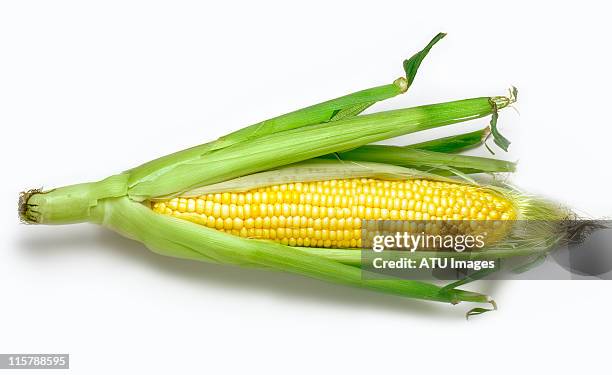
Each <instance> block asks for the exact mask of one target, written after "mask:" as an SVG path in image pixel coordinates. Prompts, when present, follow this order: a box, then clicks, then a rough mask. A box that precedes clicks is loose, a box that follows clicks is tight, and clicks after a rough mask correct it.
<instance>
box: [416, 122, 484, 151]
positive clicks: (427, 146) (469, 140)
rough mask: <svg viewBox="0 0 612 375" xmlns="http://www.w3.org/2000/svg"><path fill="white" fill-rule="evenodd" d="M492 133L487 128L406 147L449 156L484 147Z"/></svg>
mask: <svg viewBox="0 0 612 375" xmlns="http://www.w3.org/2000/svg"><path fill="white" fill-rule="evenodd" d="M490 133H491V130H490V129H489V127H488V126H487V127H486V128H483V129H480V130H476V131H473V132H469V133H463V134H458V135H451V136H449V137H444V138H438V139H433V140H431V141H427V142H421V143H415V144H411V145H408V146H404V147H406V148H411V149H419V150H425V151H434V152H445V153H449V154H450V153H457V152H463V151H467V150H470V149H473V148H476V147H478V146H480V145H482V144H483V143H484V141H485V139H487V137H488V136H489V134H490Z"/></svg>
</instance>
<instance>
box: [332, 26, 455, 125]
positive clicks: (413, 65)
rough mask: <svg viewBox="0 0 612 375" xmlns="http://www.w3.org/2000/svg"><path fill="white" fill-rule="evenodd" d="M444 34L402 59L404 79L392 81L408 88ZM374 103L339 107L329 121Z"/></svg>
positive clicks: (354, 112)
mask: <svg viewBox="0 0 612 375" xmlns="http://www.w3.org/2000/svg"><path fill="white" fill-rule="evenodd" d="M445 36H446V34H444V33H439V34H438V35H436V36H435V37H434V38H433V39H432V40H431V41H430V42H429V43H428V44H427V46H426V47H425V48H423V49H422V50H421V51H419V52H418V53H416V54H414V55H413V56H412V57H411V58H410V59H407V60H404V64H403V65H404V71H405V72H406V79H403V78H398V79H397V80H396V81H395V82H394V83H395V84H397V85H398V86H400V87H403V90H404V91H406V90H408V89H409V88H410V86H411V85H412V82H414V78H415V77H416V75H417V72H418V70H419V67H420V66H421V62H423V60H424V59H425V57H426V56H427V54H428V53H429V51H430V50H431V48H432V47H433V46H434V45H435V44H436V43H438V42H439V41H440V40H441V39H442V38H444V37H445ZM374 104H376V101H371V102H365V103H359V104H356V105H354V106H351V107H346V108H343V109H340V110H338V111H337V113H335V114H334V115H333V116H332V118H331V119H330V121H337V120H342V119H345V118H349V117H353V116H357V115H359V114H360V113H362V112H363V111H365V110H366V109H368V108H369V107H371V106H372V105H374Z"/></svg>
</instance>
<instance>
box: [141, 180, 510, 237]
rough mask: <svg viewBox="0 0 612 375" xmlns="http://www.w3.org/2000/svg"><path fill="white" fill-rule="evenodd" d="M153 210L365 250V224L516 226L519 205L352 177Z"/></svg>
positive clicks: (431, 184) (472, 193) (238, 231)
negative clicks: (489, 223) (486, 223)
mask: <svg viewBox="0 0 612 375" xmlns="http://www.w3.org/2000/svg"><path fill="white" fill-rule="evenodd" d="M152 209H153V211H155V212H157V213H160V214H164V215H170V216H174V217H176V218H179V219H185V220H189V221H191V222H194V223H197V224H201V225H205V226H207V227H209V228H214V229H217V230H220V231H225V232H228V233H231V234H233V235H237V236H241V237H245V238H254V239H268V240H274V241H276V242H280V243H281V244H283V245H289V246H306V247H326V248H329V247H331V248H355V247H361V246H362V243H361V240H362V239H361V229H362V226H361V222H362V220H438V219H441V220H512V219H514V218H516V212H515V208H514V207H513V205H512V203H511V202H510V201H509V200H508V199H506V198H504V197H502V196H500V195H499V194H497V193H495V192H491V191H487V190H486V189H482V188H480V187H477V186H470V185H467V184H459V183H449V182H442V181H432V180H425V179H414V180H405V181H402V180H399V181H398V180H381V179H365V178H363V179H345V180H326V181H316V182H310V183H301V182H296V183H290V184H280V185H272V186H269V187H264V188H258V189H254V190H249V191H247V192H238V193H228V192H225V193H216V194H214V193H210V194H207V195H201V196H197V197H176V198H173V199H170V200H163V201H156V202H154V203H153V204H152Z"/></svg>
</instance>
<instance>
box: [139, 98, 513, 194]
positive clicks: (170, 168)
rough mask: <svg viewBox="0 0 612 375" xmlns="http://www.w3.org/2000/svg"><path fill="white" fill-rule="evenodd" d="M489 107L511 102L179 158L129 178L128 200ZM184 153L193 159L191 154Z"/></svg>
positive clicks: (399, 115)
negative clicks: (153, 170) (139, 176)
mask: <svg viewBox="0 0 612 375" xmlns="http://www.w3.org/2000/svg"><path fill="white" fill-rule="evenodd" d="M496 101H498V102H499V103H497V102H496ZM491 103H496V106H497V107H498V108H501V107H502V106H504V105H507V103H509V101H508V100H507V99H506V100H504V99H503V98H501V97H496V98H486V97H484V98H473V99H466V100H459V101H454V102H447V103H440V104H432V105H425V106H420V107H413V108H407V109H400V110H395V111H386V112H379V113H374V114H369V115H363V116H357V117H352V118H349V119H345V120H338V121H334V122H330V123H324V124H318V125H310V126H306V127H302V128H298V129H293V130H287V131H283V132H279V133H273V134H269V135H267V136H264V137H259V138H255V139H253V140H251V141H250V142H248V143H238V144H235V145H233V146H230V147H226V148H223V149H220V150H216V151H214V152H210V153H204V154H201V155H197V156H196V155H191V156H192V157H191V158H189V159H188V160H185V158H184V157H183V155H181V154H180V153H177V154H174V156H171V157H169V158H168V159H167V160H166V162H165V163H164V164H165V166H163V167H162V166H160V169H159V170H158V171H156V172H155V173H150V174H149V175H148V176H147V177H146V178H143V179H141V180H134V179H133V178H132V176H130V189H129V195H130V197H132V198H133V199H136V200H145V199H150V198H155V197H160V196H167V195H171V194H176V193H179V192H184V191H188V190H191V189H193V188H196V187H199V186H204V185H209V184H213V183H217V182H221V181H225V180H228V179H232V178H236V177H239V176H243V175H247V174H251V173H256V172H260V171H263V170H267V169H271V168H276V167H279V166H282V165H287V164H292V163H296V162H299V161H303V160H307V159H311V158H314V157H318V156H322V155H325V154H329V153H334V152H341V151H345V150H349V149H353V148H356V147H359V146H363V145H365V144H367V143H371V142H376V141H380V140H384V139H388V138H392V137H396V136H399V135H403V134H408V133H412V132H416V131H421V130H426V129H431V128H434V127H438V126H444V125H450V124H454V123H458V122H462V121H466V120H470V119H476V118H481V117H484V116H487V115H490V114H491V113H492V110H493V106H492V104H491ZM347 129H350V131H347ZM186 152H188V153H191V149H190V150H186ZM245 158H248V162H246V160H247V159H245ZM137 170H138V168H136V172H137ZM136 172H135V171H131V172H130V174H132V173H136ZM137 174H138V173H137ZM138 175H139V174H138Z"/></svg>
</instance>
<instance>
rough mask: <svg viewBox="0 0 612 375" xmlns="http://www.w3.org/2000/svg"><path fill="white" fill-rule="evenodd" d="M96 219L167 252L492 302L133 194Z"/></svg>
mask: <svg viewBox="0 0 612 375" xmlns="http://www.w3.org/2000/svg"><path fill="white" fill-rule="evenodd" d="M92 221H95V222H98V223H99V224H102V225H104V226H106V227H108V228H110V229H113V230H115V231H117V232H119V233H121V234H123V235H124V236H126V237H129V238H133V239H136V240H138V241H140V242H142V243H144V244H145V245H146V246H147V247H148V248H150V249H151V250H152V251H154V252H157V253H159V254H162V255H166V256H173V257H180V258H188V259H194V260H201V261H206V262H213V263H224V264H234V265H241V266H251V267H261V268H267V269H275V270H279V271H285V272H292V273H296V274H300V275H303V276H308V277H312V278H315V279H319V280H324V281H330V282H337V283H341V284H345V285H352V286H358V287H366V288H369V289H373V290H377V291H380V292H386V293H391V294H397V295H400V296H404V297H410V298H418V299H426V300H433V301H439V302H448V303H458V302H461V301H470V302H486V301H487V297H486V296H484V295H482V294H478V293H474V292H467V291H463V290H457V289H454V290H442V288H440V287H439V286H437V285H434V284H429V283H425V282H420V281H410V280H396V279H394V280H367V279H364V278H362V275H361V270H360V269H359V268H357V267H352V266H347V265H344V264H342V263H339V262H335V261H331V260H328V259H325V258H322V257H318V256H313V255H311V254H307V253H304V252H302V251H300V250H298V249H295V248H291V247H288V246H284V245H281V244H278V243H272V242H268V241H255V240H249V239H244V238H241V237H238V236H233V235H230V234H226V233H223V232H220V231H217V230H214V229H210V228H207V227H205V226H201V225H198V224H194V223H191V222H188V221H185V220H181V219H177V218H173V217H169V216H165V215H160V214H156V213H154V212H153V211H152V210H151V209H150V208H148V207H146V206H145V205H143V204H141V203H138V202H134V201H132V200H130V199H129V198H127V197H121V198H112V199H107V200H104V201H102V202H100V203H99V204H98V205H97V206H96V209H95V212H94V213H93V214H92Z"/></svg>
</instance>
